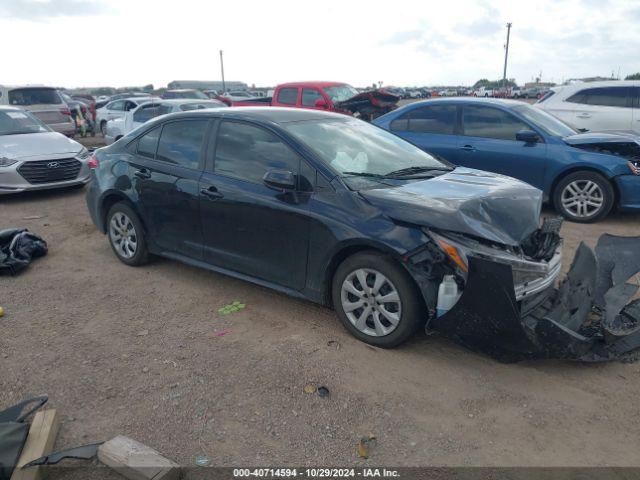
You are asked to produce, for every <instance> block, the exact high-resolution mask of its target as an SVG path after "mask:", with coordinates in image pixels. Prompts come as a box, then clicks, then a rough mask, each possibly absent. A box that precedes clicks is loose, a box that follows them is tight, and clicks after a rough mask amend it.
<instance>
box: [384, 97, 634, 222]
mask: <svg viewBox="0 0 640 480" xmlns="http://www.w3.org/2000/svg"><path fill="white" fill-rule="evenodd" d="M374 123H375V124H376V125H378V126H380V127H382V128H384V129H386V130H389V131H391V132H393V133H395V134H396V135H398V136H400V137H402V138H404V139H406V140H408V141H410V142H412V143H414V144H415V145H417V146H419V147H420V148H422V149H423V150H426V151H428V152H430V153H434V154H436V155H439V156H441V157H443V158H445V159H446V160H448V161H449V162H451V163H453V164H455V165H461V166H465V167H471V168H476V169H479V170H488V171H491V172H496V173H501V174H504V175H509V176H511V177H514V178H518V179H520V180H523V181H525V182H527V183H529V184H531V185H533V186H535V187H537V188H539V189H540V190H542V191H543V192H544V195H545V199H546V200H548V201H550V202H552V203H553V205H554V206H555V208H556V209H557V210H558V212H560V213H561V214H562V215H563V216H564V217H565V218H567V219H569V220H571V221H574V222H582V223H589V222H595V221H598V220H601V219H602V218H604V217H605V216H607V214H608V213H609V212H610V211H611V209H612V208H614V207H617V208H620V209H622V210H640V137H638V136H637V135H633V134H631V133H625V132H621V133H619V134H612V133H578V132H577V131H575V130H573V129H572V128H571V127H569V126H568V125H566V124H565V123H563V122H561V121H560V120H558V119H556V118H555V117H552V116H551V115H549V114H547V113H545V112H544V111H542V110H539V109H537V108H535V107H531V106H530V105H528V104H525V103H522V102H518V101H512V100H497V99H481V98H450V99H449V98H448V99H434V100H427V101H422V102H416V103H411V104H409V105H405V106H404V107H402V108H399V109H397V110H394V111H393V112H390V113H388V114H386V115H384V116H382V117H379V118H377V119H376V120H375V121H374Z"/></svg>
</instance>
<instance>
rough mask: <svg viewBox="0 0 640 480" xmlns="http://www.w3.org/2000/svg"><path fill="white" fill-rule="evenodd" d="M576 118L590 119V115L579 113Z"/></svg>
mask: <svg viewBox="0 0 640 480" xmlns="http://www.w3.org/2000/svg"><path fill="white" fill-rule="evenodd" d="M577 117H578V118H591V114H590V113H579V114H578V115H577Z"/></svg>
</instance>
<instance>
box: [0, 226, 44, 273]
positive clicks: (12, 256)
mask: <svg viewBox="0 0 640 480" xmlns="http://www.w3.org/2000/svg"><path fill="white" fill-rule="evenodd" d="M46 254H47V242H45V241H44V240H43V239H42V238H40V237H39V236H37V235H35V234H33V233H31V232H29V231H28V230H27V229H26V228H22V229H20V228H11V229H7V230H0V274H3V273H9V274H11V275H17V274H18V273H20V272H21V271H22V270H24V269H25V268H27V266H29V264H30V263H31V261H32V260H33V259H34V258H37V257H42V256H43V255H46Z"/></svg>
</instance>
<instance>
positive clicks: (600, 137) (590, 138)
mask: <svg viewBox="0 0 640 480" xmlns="http://www.w3.org/2000/svg"><path fill="white" fill-rule="evenodd" d="M562 140H564V142H565V143H567V144H568V145H571V146H580V145H590V144H602V143H628V142H635V143H638V144H640V135H636V134H635V133H633V132H626V131H619V132H586V133H577V134H575V135H569V136H568V137H564V138H563V139H562Z"/></svg>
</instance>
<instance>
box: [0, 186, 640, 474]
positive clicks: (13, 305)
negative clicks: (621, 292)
mask: <svg viewBox="0 0 640 480" xmlns="http://www.w3.org/2000/svg"><path fill="white" fill-rule="evenodd" d="M0 219H2V221H1V224H2V225H0V228H2V227H28V228H29V229H30V230H32V231H33V232H35V233H38V234H40V235H42V236H43V237H44V238H45V239H46V240H47V241H48V242H49V247H50V252H49V254H48V255H47V256H46V257H44V258H42V259H39V260H37V261H36V262H35V263H34V264H33V265H31V267H30V268H29V269H28V270H27V271H26V272H24V273H23V274H22V275H20V276H18V277H15V278H9V277H0V305H2V306H3V307H4V308H5V310H6V315H5V316H4V317H3V318H0V332H1V335H0V406H8V405H10V404H13V403H15V402H17V401H19V400H21V399H23V398H24V397H27V396H28V395H31V394H40V393H43V392H45V393H47V394H49V396H50V404H51V405H52V406H54V407H56V408H58V409H59V411H60V412H61V413H62V415H63V423H62V427H61V430H60V435H59V438H58V442H57V445H56V446H57V447H58V448H63V447H69V446H75V445H78V444H83V443H89V442H94V441H100V440H105V439H109V438H111V437H113V436H115V435H117V434H124V435H128V436H130V437H133V438H135V439H137V440H139V441H141V442H143V443H145V444H148V445H150V446H152V447H154V448H156V449H158V450H159V451H161V452H162V453H164V454H165V455H167V456H168V457H170V458H172V459H174V460H176V461H178V462H180V463H181V464H183V465H193V464H194V460H195V457H196V456H197V455H200V454H204V455H207V456H208V457H210V459H211V460H212V462H213V464H214V465H226V466H247V465H276V466H278V465H280V466H282V465H315V466H326V465H335V466H346V465H356V466H357V465H394V466H415V465H498V466H500V465H505V466H523V465H527V466H529V465H532V466H542V465H547V466H567V465H572V466H580V465H616V466H631V465H633V466H637V465H640V457H639V456H638V448H639V447H640V441H639V440H638V438H639V436H638V435H639V433H640V411H639V410H638V396H639V395H640V382H639V380H640V364H622V363H610V364H602V365H584V364H575V363H566V362H555V361H544V362H543V361H536V362H525V363H520V364H515V365H503V364H500V363H497V362H495V361H493V360H491V359H489V358H486V357H483V356H480V355H476V354H473V353H470V352H468V351H466V350H464V349H463V348H461V347H458V346H456V345H454V344H452V343H450V342H448V341H446V340H443V339H439V338H436V337H428V338H427V337H425V336H424V335H420V336H419V337H418V338H416V339H415V340H414V341H412V342H410V344H408V345H406V346H404V347H401V348H398V349H396V350H392V351H385V350H380V349H376V348H373V347H370V346H367V345H365V344H363V343H360V342H358V341H356V340H355V339H354V338H352V337H351V336H349V335H348V334H347V333H346V331H345V330H343V328H342V327H341V325H340V324H339V322H338V320H337V319H336V318H335V317H334V315H333V313H332V312H331V311H329V310H327V309H324V308H322V307H319V306H316V305H314V304H311V303H308V302H305V301H300V300H295V299H292V298H289V297H286V296H284V295H281V294H278V293H275V292H273V291H270V290H267V289H265V288H261V287H257V286H254V285H252V284H249V283H245V282H242V281H238V280H234V279H231V278H228V277H225V276H222V275H217V274H213V273H210V272H207V271H203V270H199V269H197V268H192V267H189V266H185V265H182V264H179V263H176V262H173V261H168V260H162V259H158V260H156V261H154V262H153V263H151V264H150V265H148V266H145V267H141V268H131V267H127V266H125V265H123V264H122V263H120V262H119V261H117V260H116V258H115V256H114V255H113V253H112V252H111V250H110V248H109V245H108V243H107V240H106V238H105V237H104V236H103V235H101V234H100V233H98V232H97V231H96V229H95V228H94V226H93V225H92V223H91V221H90V219H89V216H88V214H87V211H86V207H85V204H84V195H83V191H82V190H78V189H75V190H68V191H58V192H44V193H34V194H27V195H19V196H14V197H11V198H3V199H2V201H1V202H0ZM639 222H640V215H629V214H625V215H622V214H616V215H613V216H612V217H611V218H610V219H608V220H607V221H605V222H602V223H600V224H598V225H576V224H565V226H564V228H563V234H564V237H565V238H566V243H567V245H566V258H572V256H573V251H574V250H575V247H576V246H577V244H578V242H579V241H581V240H583V239H584V240H586V241H587V242H588V243H589V244H590V245H592V246H593V245H594V244H595V241H596V240H597V237H598V236H599V235H600V234H601V233H603V232H610V233H615V234H626V235H638V234H640V228H639V225H640V223H639ZM567 263H568V262H567ZM236 300H237V301H241V302H243V303H245V304H246V308H244V309H243V310H240V311H238V312H235V313H231V314H228V315H222V314H219V313H218V309H219V308H220V307H222V306H224V305H227V304H230V303H231V302H233V301H236ZM223 332H226V334H223V335H220V334H221V333H223ZM310 382H311V383H315V384H316V385H324V386H326V387H327V388H328V389H329V390H330V396H329V397H327V398H321V397H319V396H318V395H313V394H312V395H308V394H305V393H304V392H303V387H304V386H305V385H306V384H307V383H310ZM369 432H371V433H373V434H375V436H376V437H377V445H376V446H375V447H374V448H373V449H372V451H371V456H370V459H369V460H362V459H359V458H358V456H357V454H356V443H357V441H358V440H359V438H360V437H362V436H363V435H366V434H368V433H369ZM114 478H115V477H114Z"/></svg>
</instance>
